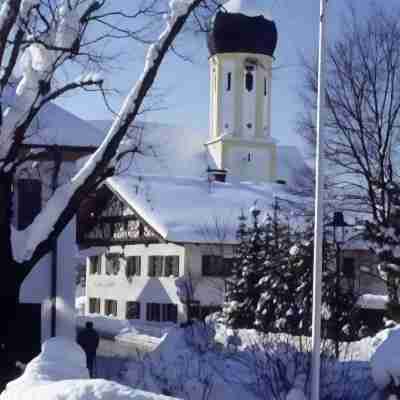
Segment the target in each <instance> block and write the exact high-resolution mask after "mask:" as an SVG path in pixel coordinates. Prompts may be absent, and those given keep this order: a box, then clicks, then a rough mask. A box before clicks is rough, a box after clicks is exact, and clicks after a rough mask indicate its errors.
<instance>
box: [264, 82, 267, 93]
mask: <svg viewBox="0 0 400 400" xmlns="http://www.w3.org/2000/svg"><path fill="white" fill-rule="evenodd" d="M264 96H265V97H267V78H264Z"/></svg>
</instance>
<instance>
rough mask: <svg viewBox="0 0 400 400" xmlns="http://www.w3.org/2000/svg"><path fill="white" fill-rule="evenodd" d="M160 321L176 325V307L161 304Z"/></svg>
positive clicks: (174, 305)
mask: <svg viewBox="0 0 400 400" xmlns="http://www.w3.org/2000/svg"><path fill="white" fill-rule="evenodd" d="M161 311H162V321H171V322H175V323H177V321H178V307H177V305H176V304H172V303H171V304H162V305H161Z"/></svg>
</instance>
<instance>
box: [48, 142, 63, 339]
mask: <svg viewBox="0 0 400 400" xmlns="http://www.w3.org/2000/svg"><path fill="white" fill-rule="evenodd" d="M53 156H54V169H53V175H52V179H51V190H52V192H53V193H54V192H55V191H56V189H57V186H58V175H59V172H60V166H61V153H60V150H59V149H58V148H57V147H54V149H53ZM57 257H58V251H57V238H55V239H53V242H52V250H51V282H50V285H51V289H50V298H51V317H50V320H51V325H50V336H51V337H55V336H56V334H57V326H56V325H57Z"/></svg>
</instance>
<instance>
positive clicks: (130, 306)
mask: <svg viewBox="0 0 400 400" xmlns="http://www.w3.org/2000/svg"><path fill="white" fill-rule="evenodd" d="M126 319H140V303H139V302H137V301H127V302H126Z"/></svg>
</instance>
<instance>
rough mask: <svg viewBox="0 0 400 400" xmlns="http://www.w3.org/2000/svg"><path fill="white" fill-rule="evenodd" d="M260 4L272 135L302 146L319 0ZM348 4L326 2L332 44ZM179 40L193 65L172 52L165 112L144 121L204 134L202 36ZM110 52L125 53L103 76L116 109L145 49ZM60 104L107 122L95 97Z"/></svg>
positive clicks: (164, 79)
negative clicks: (306, 77) (272, 30)
mask: <svg viewBox="0 0 400 400" xmlns="http://www.w3.org/2000/svg"><path fill="white" fill-rule="evenodd" d="M125 1H126V0H125ZM259 1H260V2H265V4H267V7H268V8H269V10H270V11H271V14H272V17H273V19H274V20H275V23H276V25H277V29H278V45H277V50H276V52H275V62H274V68H275V69H274V71H273V81H272V136H273V137H274V138H276V139H277V140H278V141H279V143H281V144H294V145H297V146H301V145H302V143H301V139H300V138H299V137H298V136H297V135H296V133H295V120H296V116H297V115H298V113H299V112H300V111H301V109H302V105H301V102H300V101H299V98H298V92H299V90H300V89H301V86H302V69H301V65H300V64H301V62H300V55H302V54H303V55H305V56H306V57H312V56H313V55H316V54H317V53H316V52H317V43H318V21H319V1H318V0H259ZM349 1H350V0H335V1H330V5H329V14H328V16H329V20H328V36H329V39H330V40H334V38H335V37H336V35H338V34H340V27H341V19H342V16H343V15H344V13H345V12H346V10H347V3H348V2H349ZM397 1H398V0H385V6H387V7H391V6H394V5H395V4H396V3H397ZM351 3H352V4H353V5H354V7H355V8H356V10H357V12H359V14H360V16H361V17H362V15H363V13H364V12H365V9H366V8H368V7H366V5H367V4H369V2H368V1H366V0H352V1H351ZM180 42H181V44H182V43H184V49H185V53H186V54H187V53H188V54H190V55H191V56H192V62H191V63H189V62H183V61H182V60H181V59H179V58H178V57H176V56H175V55H172V54H171V55H170V56H169V57H168V58H167V59H166V61H165V62H164V64H163V66H162V69H161V72H160V74H159V79H158V81H157V84H156V86H157V92H158V93H161V94H162V99H163V100H162V104H161V105H162V108H163V109H162V110H160V111H152V112H149V113H146V114H145V115H144V116H143V117H142V119H146V120H149V121H158V122H162V123H169V124H174V125H187V126H191V127H193V128H195V129H198V130H199V132H200V131H202V132H203V131H208V113H209V70H208V51H207V48H206V45H205V36H204V35H200V34H199V35H197V36H196V37H194V36H184V37H182V38H181V41H180ZM112 50H114V51H115V52H121V53H123V54H122V55H121V56H120V58H119V59H118V65H120V67H119V68H118V69H117V70H114V71H112V72H111V73H110V74H109V75H107V76H106V78H107V81H108V84H109V85H110V86H112V87H116V88H118V90H119V91H120V94H118V95H114V96H112V98H111V99H110V101H111V104H112V105H113V107H115V108H117V107H118V105H119V104H121V102H122V100H123V95H124V93H126V92H127V91H128V90H129V87H130V86H131V85H132V83H133V82H134V81H135V79H136V78H137V77H138V76H139V74H140V72H141V70H142V68H143V50H141V49H134V48H133V47H132V49H131V50H130V47H128V48H127V45H126V43H123V42H121V43H116V44H114V45H113V48H112ZM61 104H62V105H63V106H64V107H66V108H67V109H68V110H70V111H71V112H73V113H75V114H77V115H79V116H80V117H83V118H85V119H106V118H110V113H109V112H108V111H107V109H106V107H105V106H104V103H103V101H102V99H101V97H100V96H98V95H78V96H73V97H69V98H67V99H64V100H62V101H61Z"/></svg>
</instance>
